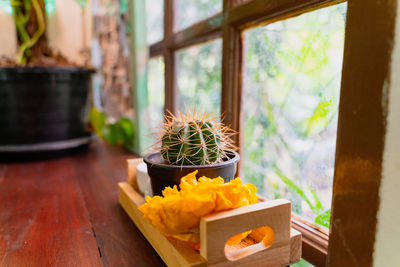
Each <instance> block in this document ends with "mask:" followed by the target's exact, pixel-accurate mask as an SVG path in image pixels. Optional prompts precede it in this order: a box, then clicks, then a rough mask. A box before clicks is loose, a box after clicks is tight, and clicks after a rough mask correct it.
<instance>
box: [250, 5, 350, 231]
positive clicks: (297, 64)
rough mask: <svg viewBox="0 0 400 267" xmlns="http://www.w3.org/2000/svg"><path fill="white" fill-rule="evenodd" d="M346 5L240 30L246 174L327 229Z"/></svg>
mask: <svg viewBox="0 0 400 267" xmlns="http://www.w3.org/2000/svg"><path fill="white" fill-rule="evenodd" d="M346 8H347V6H346V4H345V3H344V4H340V5H336V6H332V7H327V8H324V9H319V10H316V11H313V12H310V13H306V14H303V15H301V16H299V17H295V18H291V19H288V20H284V21H279V22H276V23H273V24H270V25H267V26H264V27H259V28H255V29H251V30H249V31H247V32H245V34H244V37H245V58H244V60H245V70H244V77H243V79H244V80H243V82H244V84H243V85H244V88H243V90H244V97H243V111H244V117H245V121H244V127H243V129H244V133H243V134H244V145H243V155H244V157H243V171H244V174H245V177H246V178H247V180H249V181H250V182H253V183H254V184H255V185H256V186H257V187H258V188H259V190H260V192H261V193H262V194H263V195H264V196H266V197H267V198H270V199H272V198H287V199H289V200H291V201H292V207H293V211H294V212H295V213H297V214H300V215H301V216H302V217H304V218H306V219H308V220H311V221H314V222H315V223H318V224H321V225H324V226H328V224H329V216H330V210H329V209H330V206H331V197H332V181H333V170H334V158H335V144H336V129H337V115H338V104H339V90H340V80H341V70H342V57H343V43H344V27H345V14H346Z"/></svg>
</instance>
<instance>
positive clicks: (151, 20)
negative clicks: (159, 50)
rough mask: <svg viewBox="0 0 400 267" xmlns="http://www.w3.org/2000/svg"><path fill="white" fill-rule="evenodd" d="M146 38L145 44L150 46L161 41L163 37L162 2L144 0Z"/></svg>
mask: <svg viewBox="0 0 400 267" xmlns="http://www.w3.org/2000/svg"><path fill="white" fill-rule="evenodd" d="M145 4H146V26H147V29H146V38H147V43H148V44H152V43H155V42H158V41H161V40H162V39H163V36H164V31H163V26H164V23H163V21H164V20H163V17H164V0H146V1H145Z"/></svg>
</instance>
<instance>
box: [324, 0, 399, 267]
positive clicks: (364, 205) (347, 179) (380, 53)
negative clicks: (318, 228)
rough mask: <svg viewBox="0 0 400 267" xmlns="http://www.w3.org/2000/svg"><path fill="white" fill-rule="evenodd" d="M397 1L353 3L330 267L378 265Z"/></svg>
mask: <svg viewBox="0 0 400 267" xmlns="http://www.w3.org/2000/svg"><path fill="white" fill-rule="evenodd" d="M397 3H398V1H395V0H389V1H363V0H353V1H349V3H348V10H347V21H346V32H345V46H344V57H343V72H342V87H341V95H340V105H339V119H338V134H337V145H336V159H335V174H334V183H333V200H332V218H331V224H330V225H331V229H330V237H329V250H328V252H329V253H328V266H332V267H336V266H340V267H343V266H372V265H373V252H374V241H375V231H376V224H377V212H378V207H379V187H380V182H381V178H382V158H383V150H384V137H385V131H386V116H387V107H388V101H389V100H388V99H387V97H388V92H387V90H389V88H390V86H389V84H390V80H391V77H390V76H391V75H390V65H391V54H392V49H393V43H394V29H395V21H396V10H397V7H396V4H397ZM397 16H398V14H397ZM394 246H396V245H394Z"/></svg>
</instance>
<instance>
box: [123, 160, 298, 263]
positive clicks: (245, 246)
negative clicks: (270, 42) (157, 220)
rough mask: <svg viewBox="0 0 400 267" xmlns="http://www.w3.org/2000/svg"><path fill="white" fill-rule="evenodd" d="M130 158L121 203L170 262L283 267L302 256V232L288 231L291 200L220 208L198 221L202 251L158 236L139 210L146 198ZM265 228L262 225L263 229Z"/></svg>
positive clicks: (181, 242)
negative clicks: (270, 237) (267, 239)
mask: <svg viewBox="0 0 400 267" xmlns="http://www.w3.org/2000/svg"><path fill="white" fill-rule="evenodd" d="M141 162H142V159H132V160H128V182H127V183H126V182H124V183H119V184H118V186H119V202H120V204H121V206H122V207H123V208H124V210H125V211H126V212H127V213H128V215H129V217H130V218H131V219H132V220H133V222H134V223H135V224H136V226H137V227H138V228H139V230H140V231H141V232H142V233H143V235H144V236H145V237H146V239H147V240H148V241H149V242H150V244H151V245H152V246H153V248H154V249H155V250H156V251H157V253H158V254H159V255H160V257H161V258H162V259H163V260H164V262H165V263H166V264H167V265H168V266H255V265H258V266H271V267H272V266H274V267H275V266H287V265H289V264H292V263H294V262H297V261H299V260H300V257H301V234H300V233H299V232H298V231H296V230H294V229H291V204H290V202H289V201H287V200H284V199H278V200H270V201H263V200H261V201H260V202H259V203H257V204H253V205H248V206H244V207H241V208H238V209H234V210H229V211H224V212H219V213H216V214H212V215H209V216H207V217H204V218H202V219H201V221H200V253H198V252H197V251H196V250H194V249H193V248H191V247H190V246H189V245H188V244H187V243H185V242H183V241H180V240H177V239H175V238H172V237H166V236H164V235H163V234H161V233H160V232H159V231H158V230H157V229H156V228H155V227H153V226H152V225H151V224H150V223H149V222H148V221H144V220H143V219H142V216H143V214H142V213H141V212H140V211H139V210H138V207H139V206H140V205H142V204H143V203H144V202H145V200H144V197H143V196H142V195H141V194H140V193H138V192H139V190H138V186H137V181H136V166H137V165H138V164H139V163H141ZM264 226H269V227H270V228H268V229H271V228H272V229H273V233H274V241H273V243H272V245H270V246H269V247H268V246H266V245H264V243H263V242H262V240H263V237H264V236H265V227H264ZM261 227H264V228H261ZM249 230H253V231H252V233H251V234H250V235H249V237H247V238H246V239H245V240H243V241H242V242H241V243H240V244H239V245H235V246H227V245H225V243H226V241H227V240H228V239H229V238H230V237H231V236H233V235H235V234H238V233H242V232H246V231H249Z"/></svg>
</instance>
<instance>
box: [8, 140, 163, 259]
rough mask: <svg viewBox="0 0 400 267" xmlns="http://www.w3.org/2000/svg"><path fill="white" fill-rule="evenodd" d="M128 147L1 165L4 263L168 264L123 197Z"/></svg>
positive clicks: (96, 148)
mask: <svg viewBox="0 0 400 267" xmlns="http://www.w3.org/2000/svg"><path fill="white" fill-rule="evenodd" d="M132 157H133V156H132V155H131V154H129V153H126V152H124V151H123V149H122V148H118V147H110V146H108V145H104V144H99V143H94V144H92V146H91V148H90V150H89V152H88V153H86V154H80V155H75V156H69V157H66V158H62V159H50V160H44V161H35V162H25V163H10V164H0V266H102V265H104V266H163V265H164V263H163V262H162V260H161V259H160V258H159V256H158V255H157V253H156V252H155V251H154V250H153V248H152V247H151V245H150V244H149V243H148V242H147V241H146V239H145V238H144V237H143V235H142V234H141V233H140V231H139V230H138V229H137V228H136V226H135V225H134V224H133V223H132V221H131V220H130V219H129V217H128V216H127V215H126V213H125V212H124V211H123V210H122V208H121V207H120V205H119V204H118V194H117V193H118V188H117V183H118V182H119V181H121V180H126V176H127V173H126V160H127V159H128V158H132Z"/></svg>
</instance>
